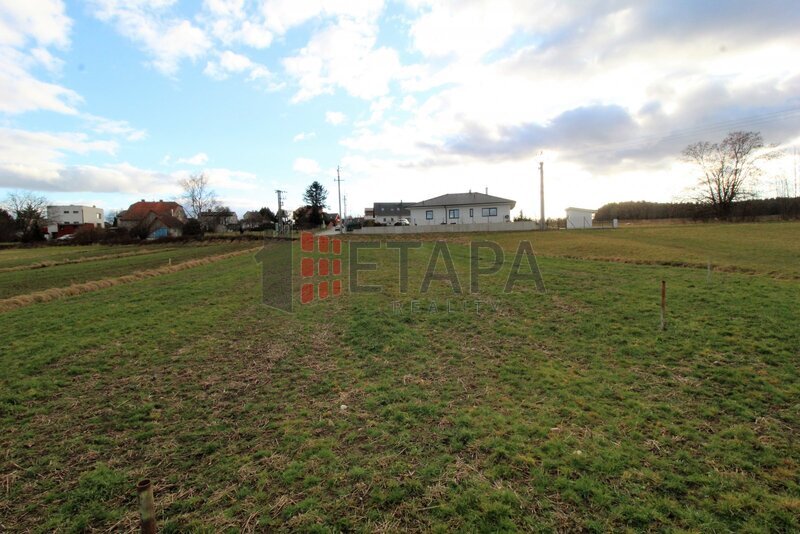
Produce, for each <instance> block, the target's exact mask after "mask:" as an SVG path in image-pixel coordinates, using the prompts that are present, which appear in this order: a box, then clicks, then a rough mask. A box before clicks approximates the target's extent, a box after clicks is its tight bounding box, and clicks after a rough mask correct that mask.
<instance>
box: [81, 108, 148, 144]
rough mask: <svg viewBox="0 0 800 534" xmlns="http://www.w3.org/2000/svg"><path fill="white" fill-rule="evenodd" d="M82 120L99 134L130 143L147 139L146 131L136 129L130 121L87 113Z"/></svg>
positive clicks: (82, 116)
mask: <svg viewBox="0 0 800 534" xmlns="http://www.w3.org/2000/svg"><path fill="white" fill-rule="evenodd" d="M81 118H82V119H84V120H85V121H86V122H88V123H89V126H90V127H91V129H92V130H93V131H94V132H96V133H99V134H107V135H116V136H119V137H124V138H125V139H127V140H128V141H141V140H143V139H145V138H146V137H147V132H146V131H145V130H140V129H138V128H134V127H133V126H131V125H130V123H128V121H122V120H112V119H107V118H105V117H99V116H97V115H91V114H88V113H85V114H83V115H81Z"/></svg>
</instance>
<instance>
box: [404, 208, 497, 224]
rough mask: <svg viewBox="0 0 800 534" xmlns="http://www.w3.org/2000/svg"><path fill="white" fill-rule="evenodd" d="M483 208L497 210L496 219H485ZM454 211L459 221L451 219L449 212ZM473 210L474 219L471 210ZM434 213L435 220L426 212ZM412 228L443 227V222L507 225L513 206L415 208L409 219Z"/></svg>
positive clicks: (412, 209)
mask: <svg viewBox="0 0 800 534" xmlns="http://www.w3.org/2000/svg"><path fill="white" fill-rule="evenodd" d="M483 208H497V215H496V216H494V217H484V216H483V215H482V213H483V212H482V210H483ZM452 209H457V210H458V219H450V218H449V217H448V215H449V214H448V212H449V211H450V210H452ZM470 209H471V210H472V217H470V215H469V210H470ZM428 211H432V212H433V219H427V218H426V212H428ZM506 216H507V217H508V219H506ZM408 220H409V222H410V223H411V226H414V225H415V224H416V225H417V226H431V225H432V226H441V225H442V222H443V221H445V220H446V221H447V223H448V224H450V223H453V222H455V223H456V224H497V223H506V222H507V221H510V220H511V206H510V205H509V204H483V205H479V204H474V205H466V206H448V207H447V209H445V208H444V207H443V206H438V207H414V208H411V216H410V217H409V218H408Z"/></svg>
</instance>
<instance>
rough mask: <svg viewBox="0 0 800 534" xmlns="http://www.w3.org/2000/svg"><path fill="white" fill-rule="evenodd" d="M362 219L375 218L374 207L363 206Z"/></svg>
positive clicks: (371, 219)
mask: <svg viewBox="0 0 800 534" xmlns="http://www.w3.org/2000/svg"><path fill="white" fill-rule="evenodd" d="M364 220H365V221H374V220H375V208H364Z"/></svg>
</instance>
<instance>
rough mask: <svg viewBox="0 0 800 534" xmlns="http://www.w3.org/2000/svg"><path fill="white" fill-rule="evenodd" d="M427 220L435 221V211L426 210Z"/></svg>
mask: <svg viewBox="0 0 800 534" xmlns="http://www.w3.org/2000/svg"><path fill="white" fill-rule="evenodd" d="M425 218H426V219H427V220H429V221H432V220H433V210H426V211H425Z"/></svg>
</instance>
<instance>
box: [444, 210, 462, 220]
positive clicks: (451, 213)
mask: <svg viewBox="0 0 800 534" xmlns="http://www.w3.org/2000/svg"><path fill="white" fill-rule="evenodd" d="M447 218H448V219H458V218H459V214H458V210H457V209H456V210H450V211H449V212H447Z"/></svg>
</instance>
